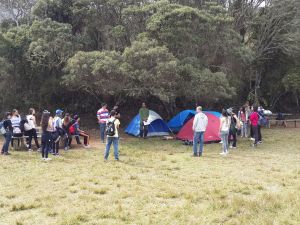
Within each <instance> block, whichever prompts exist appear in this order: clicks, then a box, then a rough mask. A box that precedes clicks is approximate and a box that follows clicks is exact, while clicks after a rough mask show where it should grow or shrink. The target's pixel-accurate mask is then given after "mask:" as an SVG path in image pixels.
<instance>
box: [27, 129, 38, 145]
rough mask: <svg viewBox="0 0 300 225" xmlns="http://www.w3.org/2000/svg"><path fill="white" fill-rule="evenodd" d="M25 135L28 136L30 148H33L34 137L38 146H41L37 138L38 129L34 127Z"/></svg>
mask: <svg viewBox="0 0 300 225" xmlns="http://www.w3.org/2000/svg"><path fill="white" fill-rule="evenodd" d="M25 136H28V140H27V144H28V148H29V149H31V142H32V138H33V139H34V142H35V145H36V147H37V148H40V145H39V142H38V139H37V133H36V129H34V128H33V129H31V130H28V131H25Z"/></svg>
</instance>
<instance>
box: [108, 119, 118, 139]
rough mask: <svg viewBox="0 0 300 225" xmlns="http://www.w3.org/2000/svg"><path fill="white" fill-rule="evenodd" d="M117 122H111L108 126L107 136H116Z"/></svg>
mask: <svg viewBox="0 0 300 225" xmlns="http://www.w3.org/2000/svg"><path fill="white" fill-rule="evenodd" d="M115 121H116V119H114V120H113V121H109V122H108V123H107V124H106V135H108V136H114V135H115V134H116V127H115Z"/></svg>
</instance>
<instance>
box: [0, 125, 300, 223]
mask: <svg viewBox="0 0 300 225" xmlns="http://www.w3.org/2000/svg"><path fill="white" fill-rule="evenodd" d="M299 134H300V130H299V129H274V130H263V135H264V144H263V145H261V146H259V148H258V149H257V150H253V149H252V148H250V147H249V146H250V142H249V141H248V140H240V141H239V143H238V149H237V150H232V151H231V152H230V154H229V155H228V156H227V157H222V156H220V155H219V152H220V148H221V147H220V145H219V144H209V145H205V150H204V151H205V152H204V157H203V158H193V157H191V154H192V149H191V147H190V146H184V145H182V144H181V142H178V141H163V140H160V139H148V140H138V139H133V138H128V137H125V139H123V140H122V141H121V144H120V153H121V154H120V159H121V161H120V162H114V160H113V155H112V154H111V155H110V158H109V161H108V162H104V161H103V150H104V146H103V145H102V144H100V142H99V143H98V142H94V143H92V144H93V146H96V147H95V148H92V149H91V150H84V149H77V150H71V151H70V152H68V153H62V154H63V157H61V158H55V159H54V160H52V161H50V162H43V161H41V160H40V158H41V156H40V155H39V154H38V153H35V152H33V153H27V152H12V155H11V156H8V157H7V156H1V157H0V224H1V225H6V224H8V225H10V224H12V225H14V224H22V225H34V224H43V225H47V224H53V225H54V224H55V225H57V224H58V225H76V224H95V225H96V224H97V225H98V224H151V225H152V224H172V225H173V224H205V225H207V224H237V225H239V224H247V225H248V224H257V225H261V224H270V225H271V224H274V225H275V224H299V221H300V194H299V193H300V147H299V146H300V138H299ZM111 153H112V152H111Z"/></svg>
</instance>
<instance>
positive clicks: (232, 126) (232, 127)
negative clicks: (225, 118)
mask: <svg viewBox="0 0 300 225" xmlns="http://www.w3.org/2000/svg"><path fill="white" fill-rule="evenodd" d="M236 122H237V121H236V119H235V118H234V117H231V120H230V128H229V129H230V131H231V132H236V131H237V129H236V125H237V124H236Z"/></svg>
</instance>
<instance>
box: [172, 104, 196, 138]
mask: <svg viewBox="0 0 300 225" xmlns="http://www.w3.org/2000/svg"><path fill="white" fill-rule="evenodd" d="M195 114H196V112H195V110H184V111H181V112H180V113H178V114H177V115H176V116H174V117H173V118H172V119H171V120H170V121H169V122H168V126H169V127H170V129H171V131H172V132H174V133H177V132H178V131H179V130H180V129H181V128H182V127H183V125H184V124H185V123H186V122H187V121H189V120H190V119H191V118H192V117H194V116H195Z"/></svg>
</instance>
